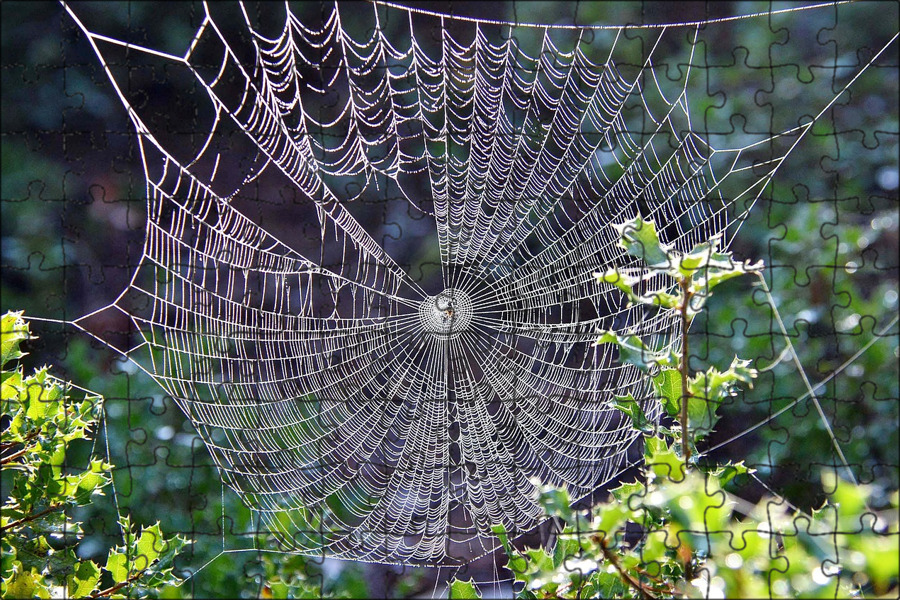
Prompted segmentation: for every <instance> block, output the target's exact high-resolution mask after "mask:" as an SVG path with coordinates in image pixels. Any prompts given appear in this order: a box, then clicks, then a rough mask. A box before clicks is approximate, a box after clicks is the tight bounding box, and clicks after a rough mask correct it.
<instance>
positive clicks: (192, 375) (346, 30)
mask: <svg viewBox="0 0 900 600" xmlns="http://www.w3.org/2000/svg"><path fill="white" fill-rule="evenodd" d="M274 8H275V7H274V6H272V9H273V10H271V11H265V13H266V14H254V13H253V12H252V11H250V10H248V9H247V8H246V7H245V6H243V5H236V6H222V5H205V6H204V14H203V17H202V20H201V22H200V23H199V25H198V26H197V27H196V30H195V32H194V35H193V38H192V40H191V42H190V44H189V45H188V47H187V48H186V50H185V51H184V52H183V53H172V52H170V51H163V50H158V49H153V48H149V47H144V46H139V45H135V44H132V43H128V42H127V41H125V40H123V39H118V38H115V37H109V36H106V35H102V34H100V33H96V32H93V31H92V30H91V29H90V28H89V27H87V26H86V25H85V24H84V23H83V22H82V21H81V20H80V19H79V15H78V13H79V11H78V10H73V9H72V8H70V7H67V10H68V11H69V13H70V14H71V16H72V18H73V19H75V21H76V22H77V23H78V25H79V27H80V28H81V29H82V31H83V32H84V33H85V35H86V36H87V39H88V41H89V42H90V43H91V44H92V46H93V47H94V50H95V51H96V53H97V55H98V57H99V58H100V60H101V63H102V65H103V68H104V69H105V70H106V72H107V74H108V76H109V79H110V81H111V82H112V85H113V86H114V88H115V90H116V93H117V94H118V96H119V98H120V99H121V101H122V103H123V104H124V106H125V108H126V109H127V111H128V114H129V117H130V119H131V121H132V123H133V125H134V127H135V129H136V132H137V136H138V143H139V147H140V150H141V157H142V162H143V166H144V170H145V175H146V181H147V202H148V209H147V214H148V218H147V223H146V238H145V245H144V249H143V255H142V258H141V260H140V263H139V267H138V268H137V270H136V271H135V273H134V277H133V279H132V282H131V284H130V285H129V287H128V288H127V289H126V290H125V291H124V292H123V293H122V294H121V295H120V296H119V298H118V299H117V300H116V301H115V302H114V304H113V305H112V307H114V308H115V309H117V310H120V311H122V312H124V313H125V314H127V315H128V316H129V318H130V319H131V321H132V322H133V324H134V328H135V332H136V334H137V336H138V339H139V342H138V343H135V344H133V345H132V346H130V347H127V348H119V350H120V351H122V352H123V353H124V354H126V355H127V356H128V357H129V358H131V359H132V360H133V361H135V362H136V363H137V364H138V365H139V366H140V367H141V368H142V369H144V370H145V371H146V372H148V373H149V374H150V375H151V376H152V377H153V378H154V379H155V380H156V381H157V382H159V384H160V385H161V386H162V387H163V388H164V389H165V390H166V392H167V393H168V394H170V395H171V396H172V397H173V398H175V399H176V401H177V402H178V404H179V405H180V407H181V408H182V410H183V411H184V412H185V414H186V415H187V416H188V417H189V418H190V420H191V422H192V423H193V425H194V427H195V428H196V430H197V432H198V433H199V434H200V435H201V437H202V438H203V439H204V441H205V443H206V445H207V447H208V449H209V451H210V453H211V455H212V457H213V459H214V461H215V463H216V464H217V465H218V467H219V470H220V472H221V475H222V478H223V481H224V482H225V483H226V484H227V485H228V486H229V487H230V488H232V489H233V490H234V491H235V492H237V493H238V494H239V495H240V496H241V497H242V499H243V500H244V502H245V503H246V504H247V505H248V506H250V507H251V508H253V509H254V510H255V511H258V513H259V515H260V517H261V519H262V521H263V523H264V526H265V530H266V531H267V532H268V533H270V534H272V535H273V536H275V537H276V538H277V539H278V540H279V541H280V543H281V545H282V547H283V548H284V549H285V550H289V551H296V552H301V553H314V554H322V553H325V554H326V555H328V556H331V557H336V558H347V559H355V560H365V561H375V562H396V563H415V564H424V565H442V564H448V563H453V562H460V561H461V560H462V561H465V560H468V559H470V558H472V557H474V556H477V555H480V554H483V553H484V552H485V551H490V550H492V549H494V548H496V543H495V541H494V539H493V538H492V537H491V533H490V532H491V527H492V526H493V525H496V524H500V525H503V526H504V527H505V528H506V530H507V531H509V532H512V533H513V534H516V533H520V532H524V531H528V530H530V529H533V528H534V527H535V526H536V525H538V524H539V523H540V522H541V520H542V516H543V513H542V511H541V509H540V508H539V506H538V505H537V503H536V489H537V488H536V485H538V484H552V485H557V486H566V487H567V488H569V490H570V493H571V495H572V496H573V497H576V498H578V497H583V496H586V495H588V494H590V493H591V492H592V491H593V490H595V489H597V488H598V487H600V486H602V485H603V484H604V483H606V482H609V481H610V480H611V479H612V478H614V477H615V476H616V475H617V474H618V473H620V472H621V470H622V469H623V467H624V466H625V465H626V464H627V462H628V460H627V459H628V449H629V448H630V447H631V446H632V442H633V441H634V440H635V437H636V435H637V432H635V431H634V430H633V429H632V427H631V425H630V424H629V423H628V422H627V420H626V419H624V418H623V416H622V415H621V413H619V412H618V411H617V410H615V409H614V408H612V407H611V406H610V405H609V401H610V400H611V399H612V397H613V395H614V394H617V395H622V394H627V393H629V392H630V393H632V394H633V395H634V396H635V397H637V398H642V399H644V400H643V404H644V409H645V411H646V412H647V413H648V415H650V417H651V418H653V419H656V418H658V417H659V412H660V411H659V404H658V403H657V402H655V401H653V399H652V398H650V397H649V389H648V387H647V383H646V380H645V378H643V377H641V376H640V374H639V373H638V372H637V371H636V370H635V369H633V368H631V367H629V366H623V365H620V364H618V363H617V362H616V360H615V356H614V355H612V354H610V352H609V351H608V349H606V348H603V347H595V346H594V345H593V342H594V340H595V339H596V337H597V331H598V330H601V329H615V330H617V331H623V332H626V333H639V334H641V335H643V336H649V337H651V339H653V340H655V342H656V343H657V345H658V346H663V345H666V344H669V343H670V340H672V339H677V334H678V331H677V327H678V323H677V322H676V321H675V320H674V319H669V318H666V317H664V316H654V315H648V314H646V313H644V312H643V311H642V310H640V309H639V308H638V307H629V306H627V304H626V302H625V300H624V299H623V298H621V294H620V293H619V292H618V291H617V290H615V289H614V288H613V287H612V286H608V285H605V284H598V283H597V282H596V280H595V279H594V277H593V273H594V272H595V271H598V270H605V269H607V268H609V267H611V266H613V265H616V266H631V267H636V262H635V263H634V264H628V263H621V261H622V260H623V259H622V258H619V252H618V251H617V249H616V248H615V244H616V238H615V232H614V230H613V229H612V228H611V227H609V224H610V223H615V222H621V221H622V220H623V219H627V218H633V217H634V216H636V215H638V214H641V215H643V216H644V217H645V218H651V219H653V220H654V221H656V222H657V223H658V224H659V225H660V227H661V229H662V231H663V237H664V238H665V241H666V242H668V243H669V244H672V245H673V246H674V247H675V248H677V249H680V250H687V249H688V248H690V247H691V246H692V245H694V244H695V243H698V242H700V241H703V240H707V239H708V238H709V237H711V236H712V235H722V236H724V238H725V242H726V245H727V242H728V241H729V240H730V236H731V235H733V234H734V232H735V231H736V229H737V227H731V226H732V225H735V224H737V225H738V226H739V223H740V220H741V218H743V217H744V216H745V215H746V214H747V212H748V211H749V210H750V209H751V208H752V206H753V204H754V203H755V201H756V200H757V199H758V198H759V196H760V195H761V194H762V193H763V190H764V189H765V187H766V185H767V183H768V182H769V180H770V179H771V178H772V177H773V175H774V174H775V172H776V170H777V169H778V168H779V166H780V165H781V163H782V161H783V160H784V158H785V157H786V156H787V155H788V154H789V153H790V152H791V151H792V150H793V149H794V147H795V146H796V145H797V143H798V142H799V141H800V139H801V138H802V137H803V136H804V135H806V133H807V132H808V131H810V130H811V129H812V127H813V124H814V123H815V118H813V119H808V120H807V121H806V122H804V123H803V124H802V125H800V126H796V123H797V122H798V121H797V119H796V117H797V116H798V115H792V118H794V121H793V123H794V124H795V125H794V126H785V127H783V128H781V129H779V130H778V131H781V133H778V134H776V135H772V133H765V134H752V133H747V130H746V128H745V131H744V132H742V133H741V134H739V135H738V134H729V135H726V134H723V133H721V131H720V130H719V129H717V128H716V126H715V125H714V124H711V123H710V121H709V120H707V119H704V122H703V123H702V125H698V124H696V123H694V122H693V121H692V117H696V112H695V111H692V108H691V107H692V104H691V98H690V97H689V91H688V90H689V85H688V84H689V82H690V81H691V78H692V77H696V76H697V75H696V73H695V71H696V67H695V64H698V63H697V61H698V60H699V57H697V56H695V53H696V52H699V51H697V50H696V49H697V48H699V47H700V44H699V43H698V40H699V39H700V37H701V35H702V33H703V32H704V30H705V28H707V27H710V26H714V22H713V21H706V22H702V23H685V24H674V25H667V26H622V27H595V28H566V27H554V26H548V25H543V26H541V25H521V24H520V25H514V24H509V23H502V22H489V21H484V20H471V19H468V20H467V19H460V18H456V17H453V16H449V15H437V14H431V13H427V12H424V11H415V10H411V9H405V8H403V7H399V6H394V5H388V4H373V5H365V6H358V5H353V6H352V7H351V8H348V7H347V6H344V5H326V6H325V7H324V8H321V7H319V6H318V5H316V14H314V15H310V14H306V11H305V10H304V9H303V8H301V7H296V8H294V9H292V8H289V7H281V6H279V7H278V10H274ZM300 13H303V14H300ZM351 13H352V14H351ZM672 43H675V44H678V45H687V46H688V47H690V48H691V50H690V53H689V57H690V58H689V59H688V60H687V62H686V63H683V64H680V65H677V67H678V68H677V69H676V68H675V67H676V66H675V65H672V64H668V63H667V62H666V61H665V51H664V50H663V49H664V48H667V47H670V46H668V45H667V44H672ZM872 60H873V61H874V58H873V59H872ZM869 64H871V62H870V63H869ZM673 70H677V71H678V74H677V75H675V76H673ZM163 72H164V73H165V76H166V77H171V78H173V79H177V78H184V79H185V80H188V81H190V82H191V84H192V86H193V89H194V90H195V92H196V93H195V94H194V95H193V96H192V97H191V98H183V99H179V104H178V105H177V106H176V107H175V108H173V107H172V106H171V105H168V106H164V107H159V108H157V109H156V112H154V107H153V102H154V98H153V97H152V95H150V94H148V93H147V92H142V91H141V83H142V82H144V83H147V84H148V86H149V83H150V82H152V81H153V80H154V79H156V78H158V76H159V74H160V73H163ZM849 85H850V82H848V83H847V86H849ZM844 89H846V87H845V88H844ZM839 91H841V92H842V90H839ZM839 95H840V94H838V96H839ZM838 96H836V97H835V99H837V97H838ZM817 108H818V107H817ZM827 108H828V107H821V111H822V112H820V113H818V114H819V115H821V114H822V113H824V111H825V110H826V109H827ZM158 114H164V115H168V116H169V120H168V121H166V122H167V123H168V124H169V127H166V126H165V125H160V120H159V119H158V118H156V119H154V118H153V117H154V115H158ZM182 121H183V122H190V123H192V126H191V128H190V129H191V131H190V132H189V135H186V134H184V133H183V129H184V128H183V127H180V123H181V122H182ZM198 131H199V132H202V135H200V136H197V132H198ZM768 131H770V132H771V131H776V130H775V129H771V128H770V129H769V130H768ZM279 202H280V203H282V204H287V205H288V206H289V208H290V209H291V211H290V213H286V212H284V211H282V212H277V211H272V210H270V209H271V206H270V205H272V204H278V203H279ZM285 214H290V215H291V217H290V219H289V220H285V219H284V215H285ZM273 215H276V216H274V217H273ZM279 217H280V218H279ZM729 228H730V229H729ZM374 231H381V232H387V233H383V234H382V236H381V237H380V238H378V237H376V236H375V235H374V234H373V233H372V232H374ZM392 231H395V232H396V235H392V234H391V232H392ZM399 238H405V239H406V240H413V241H415V242H416V243H415V244H414V245H412V246H410V245H409V244H410V242H408V241H405V242H403V243H400V242H398V240H399ZM617 261H619V263H617ZM89 316H90V315H88V317H89ZM85 318H87V317H85ZM77 323H78V321H76V324H77Z"/></svg>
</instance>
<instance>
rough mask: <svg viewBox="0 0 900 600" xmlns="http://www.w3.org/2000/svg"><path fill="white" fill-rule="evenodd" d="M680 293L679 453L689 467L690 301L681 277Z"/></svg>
mask: <svg viewBox="0 0 900 600" xmlns="http://www.w3.org/2000/svg"><path fill="white" fill-rule="evenodd" d="M679 283H680V284H681V294H682V297H683V298H684V300H683V301H682V303H681V307H680V312H681V453H682V455H683V456H684V468H685V470H687V469H688V468H689V467H690V459H691V444H690V436H689V426H688V400H689V397H688V370H689V368H690V365H689V362H690V356H689V354H688V352H689V348H688V326H689V325H690V323H689V321H688V306H689V305H690V302H691V292H690V281H689V280H688V278H686V277H685V278H682V280H681V281H680V282H679Z"/></svg>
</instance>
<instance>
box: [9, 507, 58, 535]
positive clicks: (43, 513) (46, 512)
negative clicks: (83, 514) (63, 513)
mask: <svg viewBox="0 0 900 600" xmlns="http://www.w3.org/2000/svg"><path fill="white" fill-rule="evenodd" d="M65 506H66V505H65V504H51V505H50V506H48V507H47V508H45V509H44V510H42V511H41V512H38V513H34V514H33V515H28V516H27V517H22V518H21V519H19V520H18V521H13V522H12V523H9V524H8V525H4V526H3V527H0V533H4V532H6V531H9V530H10V529H14V528H16V527H19V526H21V525H24V524H25V523H30V522H31V521H36V520H37V519H40V518H41V517H45V516H47V515H49V514H50V513H53V512H56V511H58V510H59V509H61V508H65Z"/></svg>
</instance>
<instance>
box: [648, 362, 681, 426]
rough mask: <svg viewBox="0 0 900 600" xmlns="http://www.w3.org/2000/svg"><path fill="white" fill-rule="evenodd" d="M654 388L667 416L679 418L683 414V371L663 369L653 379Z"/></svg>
mask: <svg viewBox="0 0 900 600" xmlns="http://www.w3.org/2000/svg"><path fill="white" fill-rule="evenodd" d="M653 387H654V388H655V389H656V393H657V394H658V395H659V400H660V402H662V405H663V408H664V409H665V410H666V414H668V415H669V416H670V417H677V416H678V415H679V414H680V412H681V371H679V370H678V369H663V370H662V371H660V372H659V373H657V374H656V376H655V377H653Z"/></svg>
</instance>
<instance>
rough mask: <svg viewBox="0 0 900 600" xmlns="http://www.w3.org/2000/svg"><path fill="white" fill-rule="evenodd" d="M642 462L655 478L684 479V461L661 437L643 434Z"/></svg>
mask: <svg viewBox="0 0 900 600" xmlns="http://www.w3.org/2000/svg"><path fill="white" fill-rule="evenodd" d="M644 462H645V464H646V465H647V467H649V469H650V473H652V474H653V476H654V477H655V478H658V479H669V480H672V481H681V480H682V479H684V472H685V471H684V462H683V461H682V460H681V458H680V457H679V456H678V455H677V454H675V451H674V450H672V449H671V448H670V447H669V445H668V444H667V443H666V440H664V439H662V438H659V437H656V436H651V435H647V436H644Z"/></svg>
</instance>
